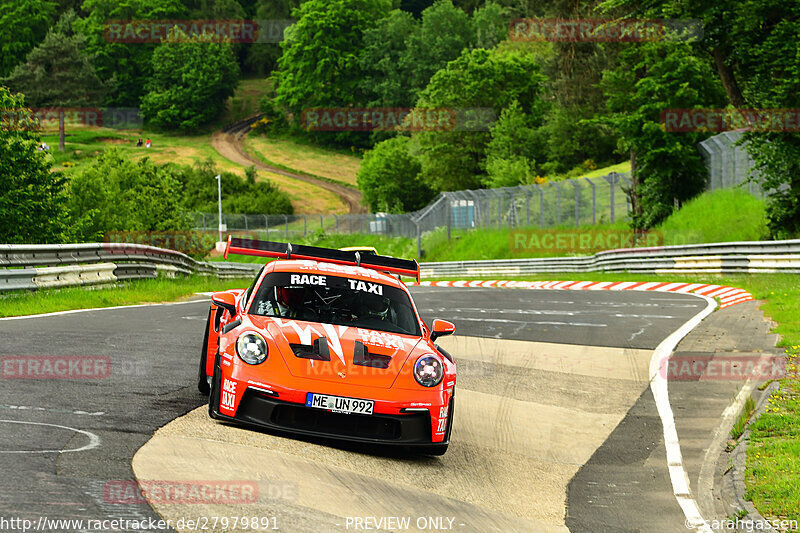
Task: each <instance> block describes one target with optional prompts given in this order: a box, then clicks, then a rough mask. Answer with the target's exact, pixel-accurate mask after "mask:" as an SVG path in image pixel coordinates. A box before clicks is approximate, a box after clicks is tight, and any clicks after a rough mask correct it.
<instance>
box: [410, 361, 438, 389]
mask: <svg viewBox="0 0 800 533" xmlns="http://www.w3.org/2000/svg"><path fill="white" fill-rule="evenodd" d="M443 377H444V364H443V363H442V359H441V357H439V356H438V355H434V354H428V355H423V356H422V357H420V358H419V359H417V362H416V363H415V364H414V379H416V380H417V383H419V384H420V385H422V386H423V387H435V386H436V385H438V384H439V383H441V381H442V378H443Z"/></svg>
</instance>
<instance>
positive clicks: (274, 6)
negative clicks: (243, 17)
mask: <svg viewBox="0 0 800 533" xmlns="http://www.w3.org/2000/svg"><path fill="white" fill-rule="evenodd" d="M242 5H243V6H244V4H242ZM299 5H300V0H258V1H257V2H254V5H253V10H254V13H253V16H254V17H255V18H256V19H257V20H265V21H274V23H275V24H276V25H278V24H282V22H281V21H288V20H290V19H291V17H292V10H294V9H296V8H297V7H298V6H299ZM248 16H250V15H248ZM267 31H269V32H273V31H275V28H267ZM268 35H269V37H268V39H266V40H268V41H269V42H262V41H261V39H259V42H258V44H254V45H251V46H246V47H245V48H244V54H245V57H244V60H243V61H242V65H243V66H244V67H245V68H246V69H247V70H248V71H249V72H253V73H257V74H259V75H264V74H268V73H270V72H272V71H273V70H274V69H275V67H276V66H277V64H278V58H279V57H280V56H281V46H280V41H281V39H282V36H274V37H273V36H272V34H271V33H270V34H268Z"/></svg>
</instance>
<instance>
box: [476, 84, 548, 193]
mask: <svg viewBox="0 0 800 533" xmlns="http://www.w3.org/2000/svg"><path fill="white" fill-rule="evenodd" d="M531 118H532V117H531V116H529V115H527V114H525V113H523V111H522V109H521V108H520V105H519V102H517V101H516V100H515V101H513V102H511V105H510V106H509V107H507V108H505V109H504V110H503V112H502V113H501V114H500V119H499V120H498V121H497V124H495V126H494V127H493V128H492V131H491V140H490V141H489V144H488V146H487V147H486V153H487V156H486V165H485V166H486V174H487V176H486V179H485V184H486V185H487V186H488V187H513V186H515V185H520V184H525V183H532V182H533V178H534V177H535V176H536V175H537V172H536V158H540V157H542V155H543V154H544V152H545V149H544V147H545V143H544V140H543V139H542V138H541V136H542V134H541V129H540V128H537V127H536V124H531ZM540 118H541V117H540Z"/></svg>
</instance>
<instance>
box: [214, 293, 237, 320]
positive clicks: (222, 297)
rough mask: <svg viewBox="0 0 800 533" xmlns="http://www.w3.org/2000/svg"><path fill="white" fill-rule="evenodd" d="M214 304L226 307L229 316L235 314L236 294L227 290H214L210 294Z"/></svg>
mask: <svg viewBox="0 0 800 533" xmlns="http://www.w3.org/2000/svg"><path fill="white" fill-rule="evenodd" d="M211 301H212V302H213V303H214V305H216V306H218V307H222V308H223V309H227V310H228V312H229V313H230V314H231V316H234V315H236V296H234V295H233V294H231V293H229V292H215V293H214V294H212V295H211Z"/></svg>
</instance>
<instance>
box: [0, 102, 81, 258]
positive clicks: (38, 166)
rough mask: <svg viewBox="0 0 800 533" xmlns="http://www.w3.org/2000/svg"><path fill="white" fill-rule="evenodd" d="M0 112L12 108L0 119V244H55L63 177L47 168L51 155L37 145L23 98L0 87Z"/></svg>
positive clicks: (61, 230)
mask: <svg viewBox="0 0 800 533" xmlns="http://www.w3.org/2000/svg"><path fill="white" fill-rule="evenodd" d="M0 110H15V111H14V113H13V114H6V113H4V114H3V115H2V116H1V117H0V190H2V191H3V194H2V195H0V242H3V243H12V244H22V243H57V242H61V241H62V240H63V239H64V236H65V232H66V227H67V222H66V217H65V212H64V208H63V201H64V196H63V188H62V187H63V180H64V177H63V176H62V175H61V174H59V173H57V172H51V168H52V166H53V163H52V158H51V156H50V155H49V154H47V153H45V152H43V151H40V150H38V149H37V148H38V147H39V137H38V136H37V135H36V133H35V132H33V131H30V129H29V128H30V127H32V126H33V119H32V117H31V116H30V114H29V112H28V111H27V110H26V108H25V101H24V98H23V97H22V96H21V95H19V94H12V93H11V92H9V91H8V90H7V89H5V88H4V87H0Z"/></svg>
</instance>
